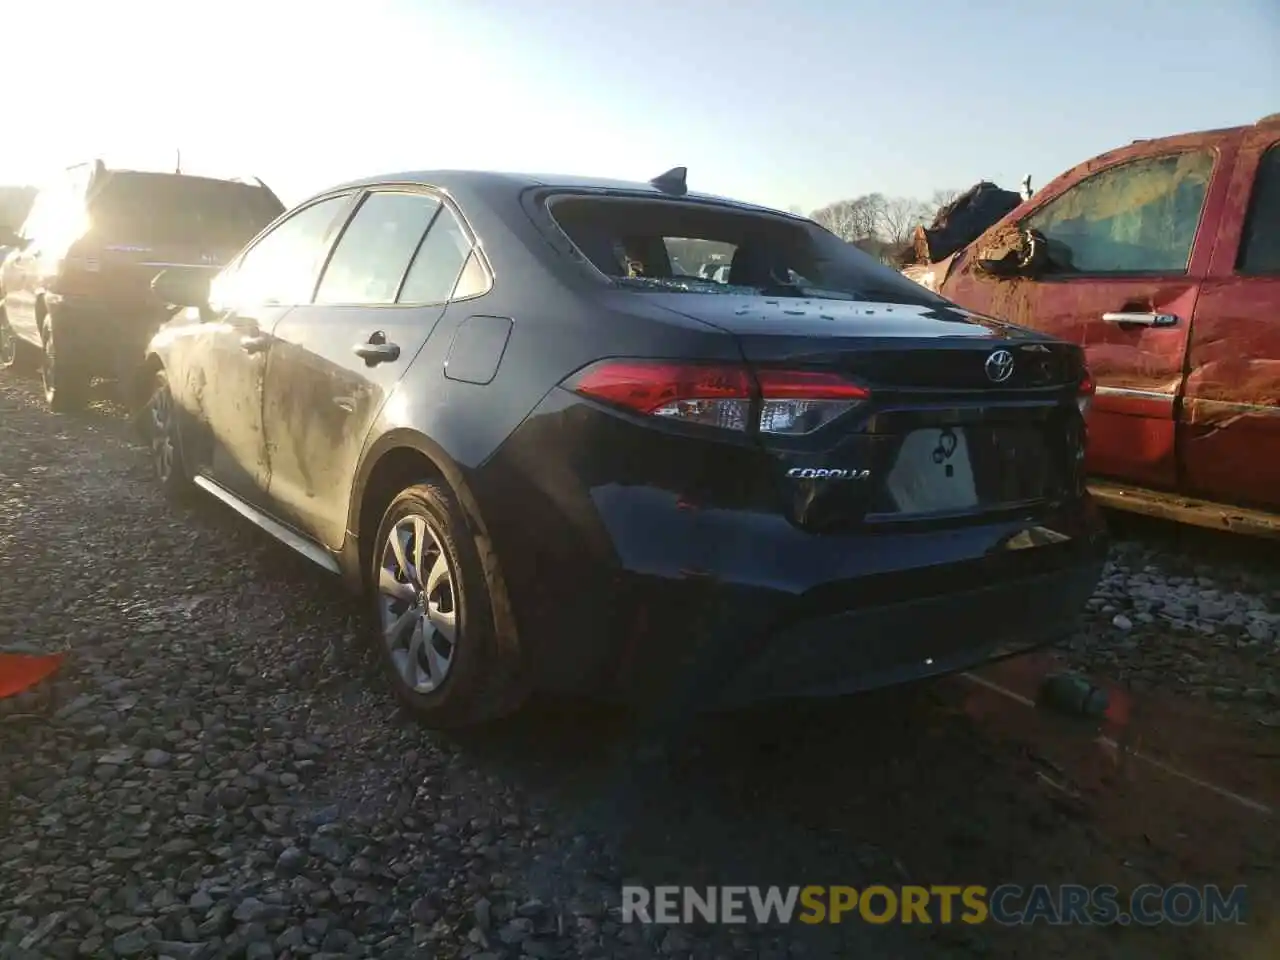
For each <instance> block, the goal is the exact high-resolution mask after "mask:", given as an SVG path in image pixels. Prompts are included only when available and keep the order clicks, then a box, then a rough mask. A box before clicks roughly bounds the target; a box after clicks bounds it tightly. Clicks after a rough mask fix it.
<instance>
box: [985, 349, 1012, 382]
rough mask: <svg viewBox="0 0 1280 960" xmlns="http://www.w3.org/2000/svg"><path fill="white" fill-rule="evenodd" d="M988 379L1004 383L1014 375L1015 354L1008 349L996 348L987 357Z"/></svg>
mask: <svg viewBox="0 0 1280 960" xmlns="http://www.w3.org/2000/svg"><path fill="white" fill-rule="evenodd" d="M986 369H987V379H988V380H990V381H991V382H992V383H1004V382H1005V381H1006V380H1008V379H1009V378H1010V377H1012V376H1013V354H1012V353H1010V352H1009V351H1008V350H995V351H993V352H992V354H991V355H990V356H989V357H987V364H986Z"/></svg>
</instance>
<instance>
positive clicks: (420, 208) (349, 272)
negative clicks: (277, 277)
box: [315, 193, 440, 304]
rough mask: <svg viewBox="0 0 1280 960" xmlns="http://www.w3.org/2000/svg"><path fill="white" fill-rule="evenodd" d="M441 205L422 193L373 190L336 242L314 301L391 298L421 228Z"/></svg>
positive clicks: (392, 300)
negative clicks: (377, 191) (379, 191)
mask: <svg viewBox="0 0 1280 960" xmlns="http://www.w3.org/2000/svg"><path fill="white" fill-rule="evenodd" d="M439 206H440V201H439V200H436V199H435V198H434V197H431V196H428V195H427V194H424V193H371V194H370V195H369V196H368V197H366V198H365V200H364V202H363V203H362V204H360V209H359V210H357V211H356V215H355V216H354V217H353V218H352V219H351V223H350V224H349V225H348V226H347V229H346V230H345V231H343V234H342V238H341V239H340V240H339V241H338V245H337V246H336V247H335V248H334V251H333V256H332V257H330V259H329V265H328V266H327V267H325V271H324V276H323V277H322V278H321V280H320V288H319V289H318V290H317V291H316V298H315V302H316V303H329V304H335V303H353V304H354V303H359V304H376V303H395V302H396V291H397V290H399V289H400V281H401V280H402V279H403V278H404V274H405V270H406V269H408V267H409V261H410V260H412V259H413V253H414V251H415V250H416V249H417V248H418V243H419V241H420V240H421V239H422V234H423V233H424V232H425V231H426V229H427V224H429V223H430V222H431V218H432V216H433V215H434V214H435V212H436V210H437V209H438V208H439Z"/></svg>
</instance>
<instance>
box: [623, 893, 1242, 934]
mask: <svg viewBox="0 0 1280 960" xmlns="http://www.w3.org/2000/svg"><path fill="white" fill-rule="evenodd" d="M1245 892H1246V888H1245V887H1243V886H1237V887H1233V888H1231V889H1230V890H1224V889H1222V888H1220V887H1217V886H1212V885H1210V886H1200V887H1197V886H1192V885H1190V884H1175V885H1173V886H1168V887H1162V886H1157V885H1155V884H1146V885H1143V886H1139V887H1136V888H1134V889H1133V891H1132V892H1130V893H1129V894H1127V895H1125V894H1122V893H1121V892H1120V890H1119V888H1117V887H1113V886H1096V887H1087V886H1083V885H1080V884H1061V885H1055V886H1050V885H1047V884H1038V885H1035V886H1031V887H1023V886H1019V885H1016V884H1003V885H1001V886H998V887H991V888H988V887H985V886H980V885H977V884H968V885H959V884H957V885H947V886H944V885H934V886H914V885H909V886H896V887H890V886H881V885H875V886H868V887H863V888H861V889H859V888H857V887H847V886H817V885H810V886H804V887H800V886H793V887H776V886H772V887H748V886H742V887H734V886H724V887H676V886H669V887H653V888H649V887H639V886H624V887H623V888H622V921H623V923H659V924H677V923H695V922H703V923H728V924H744V923H759V924H770V923H782V924H786V923H793V922H799V923H809V924H816V923H844V922H851V921H852V922H862V923H873V924H887V923H939V924H947V923H967V924H979V923H998V924H1002V925H1005V926H1019V925H1023V924H1033V923H1046V924H1052V925H1059V924H1061V925H1103V926H1106V925H1111V924H1120V925H1128V924H1138V925H1143V926H1153V925H1156V924H1161V923H1171V924H1175V925H1180V926H1189V925H1192V924H1201V923H1202V924H1214V923H1243V922H1245V920H1244V906H1245Z"/></svg>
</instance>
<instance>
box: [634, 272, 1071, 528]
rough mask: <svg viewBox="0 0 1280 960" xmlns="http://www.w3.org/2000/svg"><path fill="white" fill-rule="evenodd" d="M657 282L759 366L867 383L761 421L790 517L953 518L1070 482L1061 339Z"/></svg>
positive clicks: (912, 309)
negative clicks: (798, 421) (848, 404)
mask: <svg viewBox="0 0 1280 960" xmlns="http://www.w3.org/2000/svg"><path fill="white" fill-rule="evenodd" d="M659 296H661V297H662V299H661V300H660V301H659V302H660V303H662V304H663V305H664V306H665V307H666V308H667V309H670V310H673V311H675V312H678V313H681V314H683V315H685V316H689V317H692V318H695V319H698V320H701V321H703V322H704V323H707V324H710V325H712V326H715V327H718V328H720V329H722V330H725V331H726V332H728V333H731V334H732V335H733V336H734V337H735V338H736V339H737V341H738V343H739V345H740V347H741V350H742V353H743V356H744V357H745V359H746V360H747V362H748V363H749V364H751V365H752V366H753V367H756V368H757V369H766V368H789V369H808V370H822V371H827V372H834V373H838V374H840V375H842V376H845V377H848V378H850V379H852V380H855V381H857V382H858V383H860V384H862V385H864V386H866V387H868V388H869V389H870V398H869V399H867V400H866V401H864V402H862V403H860V404H857V405H856V406H854V407H853V408H852V409H850V410H849V411H848V412H847V413H845V414H843V415H841V416H840V417H839V418H838V419H835V420H833V421H831V422H830V423H827V424H826V425H824V426H822V427H819V428H818V429H817V430H815V431H813V432H812V433H809V434H802V435H785V434H771V433H766V432H764V431H761V432H760V434H759V438H760V443H761V444H762V445H763V447H764V448H765V450H766V451H767V453H768V455H769V456H768V458H767V459H768V460H769V463H770V469H771V471H772V473H773V474H774V480H775V482H776V484H777V487H778V491H779V494H780V497H781V499H782V502H783V503H784V504H785V510H786V511H787V513H788V514H789V516H790V517H791V518H792V520H793V521H794V522H796V523H798V524H800V525H803V526H805V527H808V528H812V529H842V528H847V527H849V526H866V525H876V524H886V523H893V524H897V523H902V522H919V521H926V520H928V521H933V522H938V521H944V520H950V521H953V522H956V523H963V522H966V521H968V520H977V519H979V518H989V517H990V515H991V514H992V513H993V512H999V513H1008V512H1016V511H1025V510H1027V509H1030V508H1034V507H1036V506H1037V505H1045V504H1050V503H1055V502H1059V501H1061V500H1063V499H1065V498H1068V497H1073V496H1079V495H1080V493H1081V491H1082V489H1083V476H1082V470H1081V465H1082V459H1083V445H1084V429H1083V427H1084V424H1083V418H1082V417H1081V415H1080V409H1079V408H1078V406H1077V399H1078V391H1079V384H1080V382H1081V379H1082V377H1083V375H1084V366H1083V357H1082V354H1081V352H1080V350H1079V348H1077V347H1076V346H1074V345H1072V344H1067V343H1062V342H1059V341H1056V340H1053V339H1050V338H1047V337H1044V336H1043V335H1041V334H1038V333H1036V332H1034V331H1029V330H1025V329H1023V328H1020V327H1015V326H1011V325H1009V324H1005V323H1001V322H1000V321H997V320H994V319H991V318H988V317H981V316H978V315H976V314H972V313H970V312H968V311H965V310H962V309H960V308H958V307H951V306H948V305H938V306H929V307H926V306H913V305H902V304H890V303H866V302H851V301H843V300H823V299H816V298H815V299H802V298H786V297H780V298H766V297H759V296H736V295H729V294H725V295H714V294H687V295H686V294H674V295H659ZM1010 365H1011V367H1012V369H1011V370H1009V369H1006V368H1007V367H1008V366H1010ZM766 399H767V397H766Z"/></svg>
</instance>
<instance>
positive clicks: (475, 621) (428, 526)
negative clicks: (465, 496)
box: [370, 482, 522, 729]
mask: <svg viewBox="0 0 1280 960" xmlns="http://www.w3.org/2000/svg"><path fill="white" fill-rule="evenodd" d="M372 554H373V567H372V570H371V578H370V592H371V594H372V599H373V623H374V626H375V635H374V642H375V644H376V647H377V653H378V658H379V660H380V662H381V665H382V668H383V671H384V673H385V674H386V675H387V678H388V680H389V681H390V683H391V686H392V690H393V691H394V693H395V695H396V699H397V700H399V701H400V703H401V704H403V705H404V706H405V707H406V708H407V709H408V710H409V712H410V713H412V714H413V715H414V716H415V717H417V718H418V719H419V720H420V721H422V722H423V723H424V724H425V725H427V726H429V727H436V728H441V729H447V728H456V727H464V726H470V725H473V724H477V723H482V722H484V721H487V720H493V719H496V718H498V717H500V716H503V715H505V714H508V713H511V712H513V711H514V710H515V709H517V708H518V707H519V705H520V701H521V699H522V694H521V693H519V687H518V684H517V679H516V676H517V671H518V664H517V662H516V661H517V659H518V658H517V655H516V653H515V652H514V650H513V649H512V647H511V645H510V644H508V643H505V642H504V639H503V638H501V637H499V636H498V634H497V631H496V629H495V627H494V615H493V605H492V599H491V597H490V593H489V588H488V583H487V580H486V577H485V572H484V568H483V566H482V564H481V562H480V555H479V552H478V549H477V546H476V540H475V539H474V538H473V537H472V535H471V532H470V530H469V528H468V526H467V523H466V520H465V519H464V518H463V516H462V511H461V509H460V507H459V506H458V504H457V501H456V500H455V498H454V496H453V493H452V491H450V490H449V489H448V488H447V487H445V486H444V485H443V484H441V483H438V482H428V483H421V484H417V485H415V486H412V487H409V488H408V489H406V490H404V491H403V492H402V493H401V494H400V495H399V496H398V497H396V498H395V499H394V500H393V501H392V502H391V505H390V506H389V507H388V508H387V511H386V513H385V514H384V515H383V519H382V524H381V526H380V527H379V529H378V535H377V539H376V541H375V542H374V545H373V551H372Z"/></svg>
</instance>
